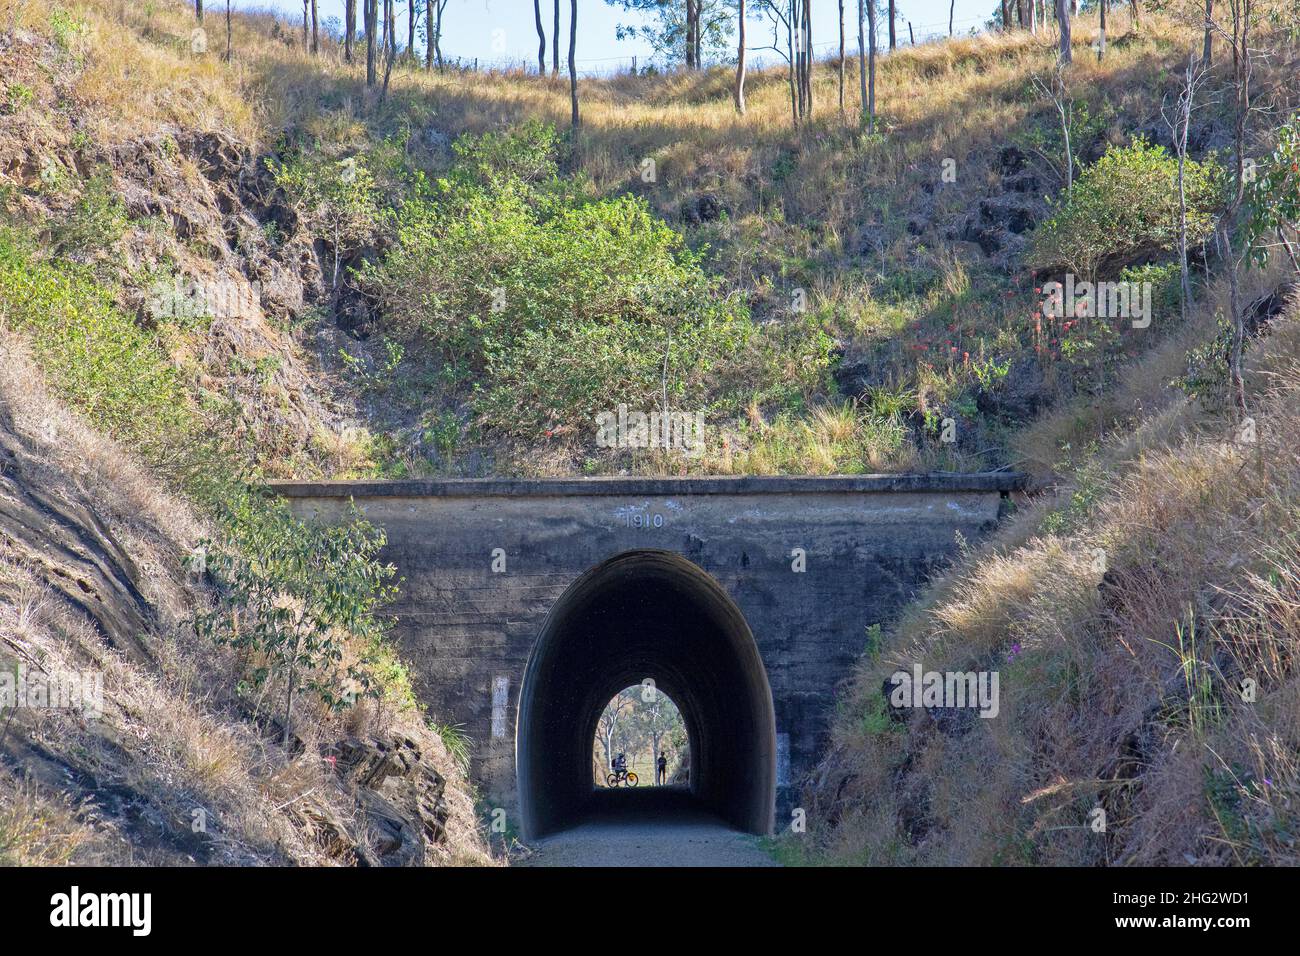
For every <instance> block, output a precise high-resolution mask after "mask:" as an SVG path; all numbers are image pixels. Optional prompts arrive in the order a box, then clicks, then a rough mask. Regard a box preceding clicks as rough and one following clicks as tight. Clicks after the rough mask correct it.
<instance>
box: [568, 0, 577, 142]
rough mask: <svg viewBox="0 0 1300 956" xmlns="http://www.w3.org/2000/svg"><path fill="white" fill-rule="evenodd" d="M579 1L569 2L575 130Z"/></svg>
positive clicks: (571, 87) (571, 78)
mask: <svg viewBox="0 0 1300 956" xmlns="http://www.w3.org/2000/svg"><path fill="white" fill-rule="evenodd" d="M577 49H578V0H569V106H570V107H571V108H572V123H573V128H574V129H577V128H578V122H579V117H578V61H577V59H576V58H575V57H576V50H577Z"/></svg>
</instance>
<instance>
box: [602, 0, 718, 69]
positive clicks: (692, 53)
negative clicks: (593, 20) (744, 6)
mask: <svg viewBox="0 0 1300 956" xmlns="http://www.w3.org/2000/svg"><path fill="white" fill-rule="evenodd" d="M605 2H606V3H608V4H609V5H610V6H617V7H621V8H623V9H624V10H627V11H629V12H636V13H639V14H641V17H640V18H639V20H640V22H639V23H635V24H619V25H618V28H617V29H616V31H615V35H616V36H617V37H618V38H619V39H620V40H621V39H624V38H626V37H638V38H640V39H642V40H645V41H646V42H647V43H649V44H650V46H651V47H653V48H654V51H655V55H656V56H659V57H661V58H663V59H665V60H667V61H669V62H670V63H684V64H685V66H686V68H687V69H691V70H694V69H698V68H700V67H702V66H703V65H704V62H705V60H706V59H708V58H710V57H715V56H716V57H722V56H726V55H727V54H728V53H729V52H730V48H731V36H730V33H731V17H732V13H731V3H732V0H605Z"/></svg>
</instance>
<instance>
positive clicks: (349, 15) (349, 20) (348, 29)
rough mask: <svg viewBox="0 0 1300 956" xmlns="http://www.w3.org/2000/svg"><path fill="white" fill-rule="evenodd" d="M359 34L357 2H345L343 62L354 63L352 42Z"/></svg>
mask: <svg viewBox="0 0 1300 956" xmlns="http://www.w3.org/2000/svg"><path fill="white" fill-rule="evenodd" d="M356 33H357V0H343V60H344V62H347V63H351V62H352V40H353V38H354V37H355V36H356Z"/></svg>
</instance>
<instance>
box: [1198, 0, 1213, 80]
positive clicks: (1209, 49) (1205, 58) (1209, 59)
mask: <svg viewBox="0 0 1300 956" xmlns="http://www.w3.org/2000/svg"><path fill="white" fill-rule="evenodd" d="M1201 61H1202V62H1203V63H1205V65H1206V66H1209V65H1210V64H1211V63H1213V62H1214V0H1205V40H1204V45H1203V47H1202V49H1201Z"/></svg>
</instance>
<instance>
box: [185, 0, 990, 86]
mask: <svg viewBox="0 0 1300 956" xmlns="http://www.w3.org/2000/svg"><path fill="white" fill-rule="evenodd" d="M396 2H397V6H398V7H399V11H398V36H399V37H405V36H406V7H407V0H396ZM553 2H554V0H541V4H542V20H543V22H544V24H545V25H546V47H547V57H546V59H547V68H548V69H549V68H550V49H551V27H550V24H551V18H552V17H553V16H554V12H553V7H552V4H553ZM949 2H950V0H897V10H898V18H899V22H898V34H899V36H898V39H899V42H900V43H905V42H907V26H906V25H905V21H909V20H910V21H911V22H912V25H913V30H914V32H915V34H916V39H917V42H918V43H919V42H921V41H922V40H923V39H925V38H927V37H934V36H943V35H946V34H947V32H948V11H949ZM952 2H953V22H954V31H955V32H957V33H965V32H969V31H970V30H972V29H981V28H982V27H983V25H984V24H985V23H986V22H987V20H988V18H989V16H990V14H991V13H992V11H993V8H994V7H995V6H997V0H952ZM233 5H234V7H235V8H236V9H244V10H249V9H258V10H266V9H271V10H276V11H278V12H282V13H284V14H286V15H289V16H291V17H293V18H296V19H297V20H298V21H299V22H300V21H301V18H302V0H234V3H233ZM207 6H208V7H209V8H214V7H215V8H220V7H224V3H222V2H221V0H208V3H207ZM317 7H318V10H319V16H320V17H321V18H322V20H328V19H329V18H330V17H336V18H338V21H339V22H340V23H341V22H342V20H343V0H317ZM560 8H561V9H560V16H561V24H562V26H561V28H560V56H561V65H562V66H563V65H564V63H565V62H567V60H566V59H565V58H566V57H567V56H568V35H569V0H561V4H560ZM856 11H857V2H856V0H845V13H844V16H845V21H846V22H845V29H846V30H847V31H848V33H849V39H848V40H847V41H846V43H847V45H848V47H849V48H850V49H854V48H856V43H857V25H856V22H855V19H854V18H855V16H856ZM837 18H838V8H837V0H813V16H812V22H813V45H814V46H815V47H816V49H817V52H818V53H819V54H828V53H830V52H831V51H832V50H833V49H834V48H837V47H838V46H839V29H838V27H837V26H836V21H837ZM639 22H644V21H643V20H642V19H641V18H640V17H639V16H638V15H637V14H635V13H629V12H627V11H625V10H624V9H623V8H622V7H621V6H613V5H611V4H609V3H606V2H605V0H579V3H578V44H577V50H576V54H577V55H576V59H577V61H578V63H577V65H578V72H579V73H583V74H592V73H610V72H616V71H618V70H626V69H627V68H628V67H630V66H631V63H632V57H634V56H635V57H637V58H638V65H644V64H645V63H646V62H647V61H648V60H649V59H650V57H651V55H652V52H653V51H652V50H651V49H650V47H649V45H647V44H646V43H645V42H644V41H641V40H639V39H636V40H634V39H625V40H619V39H618V38H617V37H616V36H615V31H616V30H617V28H618V25H619V24H620V23H622V24H632V23H639ZM886 29H887V27H886V25H885V23H884V22H883V18H882V21H881V25H880V33H881V37H880V42H881V44H882V45H883V44H885V43H887V42H888V41H887V39H886V38H887V33H886ZM748 37H749V44H750V46H751V47H756V46H764V45H767V44H770V43H771V33H770V30H769V28H767V27H765V26H763V25H761V24H759V23H757V22H755V21H750V26H749V28H748ZM416 42H417V45H418V44H419V40H418V39H417V41H416ZM442 50H443V54H444V55H446V56H448V57H452V58H454V57H461V58H462V59H464V60H473V59H475V58H477V59H478V61H479V64H480V66H504V65H508V64H513V65H518V64H520V63H529V64H533V65H534V66H535V65H536V63H537V29H536V27H535V25H534V23H533V4H532V2H531V0H449V2H448V4H447V9H446V13H444V14H443V42H442ZM770 58H771V54H764V53H761V52H757V53H755V54H751V62H755V63H761V62H763V61H764V60H765V59H770Z"/></svg>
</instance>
